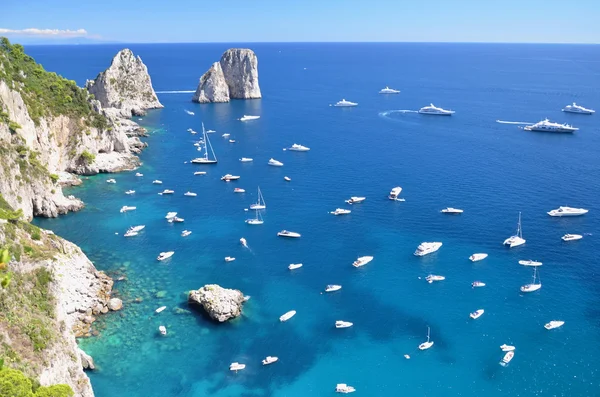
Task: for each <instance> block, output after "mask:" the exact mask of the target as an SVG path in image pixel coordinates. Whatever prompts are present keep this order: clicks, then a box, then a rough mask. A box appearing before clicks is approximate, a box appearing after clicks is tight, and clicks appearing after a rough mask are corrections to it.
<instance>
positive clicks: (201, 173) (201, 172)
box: [194, 171, 206, 175]
mask: <svg viewBox="0 0 600 397" xmlns="http://www.w3.org/2000/svg"><path fill="white" fill-rule="evenodd" d="M194 175H206V171H196V172H194Z"/></svg>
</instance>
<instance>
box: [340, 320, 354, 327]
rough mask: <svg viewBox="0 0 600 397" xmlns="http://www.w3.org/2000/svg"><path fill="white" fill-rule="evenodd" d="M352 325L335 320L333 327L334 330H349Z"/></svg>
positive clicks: (348, 322)
mask: <svg viewBox="0 0 600 397" xmlns="http://www.w3.org/2000/svg"><path fill="white" fill-rule="evenodd" d="M352 325H354V324H352V323H351V322H350V321H342V320H337V321H336V322H335V327H336V328H349V327H352Z"/></svg>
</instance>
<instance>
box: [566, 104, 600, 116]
mask: <svg viewBox="0 0 600 397" xmlns="http://www.w3.org/2000/svg"><path fill="white" fill-rule="evenodd" d="M562 111H563V112H567V113H579V114H594V113H596V111H595V110H593V109H587V108H584V107H583V106H580V105H578V104H576V103H575V102H573V104H572V105H567V106H565V107H564V108H563V110H562Z"/></svg>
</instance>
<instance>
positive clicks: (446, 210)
mask: <svg viewBox="0 0 600 397" xmlns="http://www.w3.org/2000/svg"><path fill="white" fill-rule="evenodd" d="M463 212H464V211H463V210H461V209H459V208H452V207H448V208H444V209H443V210H442V213H444V214H462V213H463Z"/></svg>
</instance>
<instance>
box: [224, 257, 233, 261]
mask: <svg viewBox="0 0 600 397" xmlns="http://www.w3.org/2000/svg"><path fill="white" fill-rule="evenodd" d="M234 260H235V258H234V257H233V256H226V257H225V262H233V261H234Z"/></svg>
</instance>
